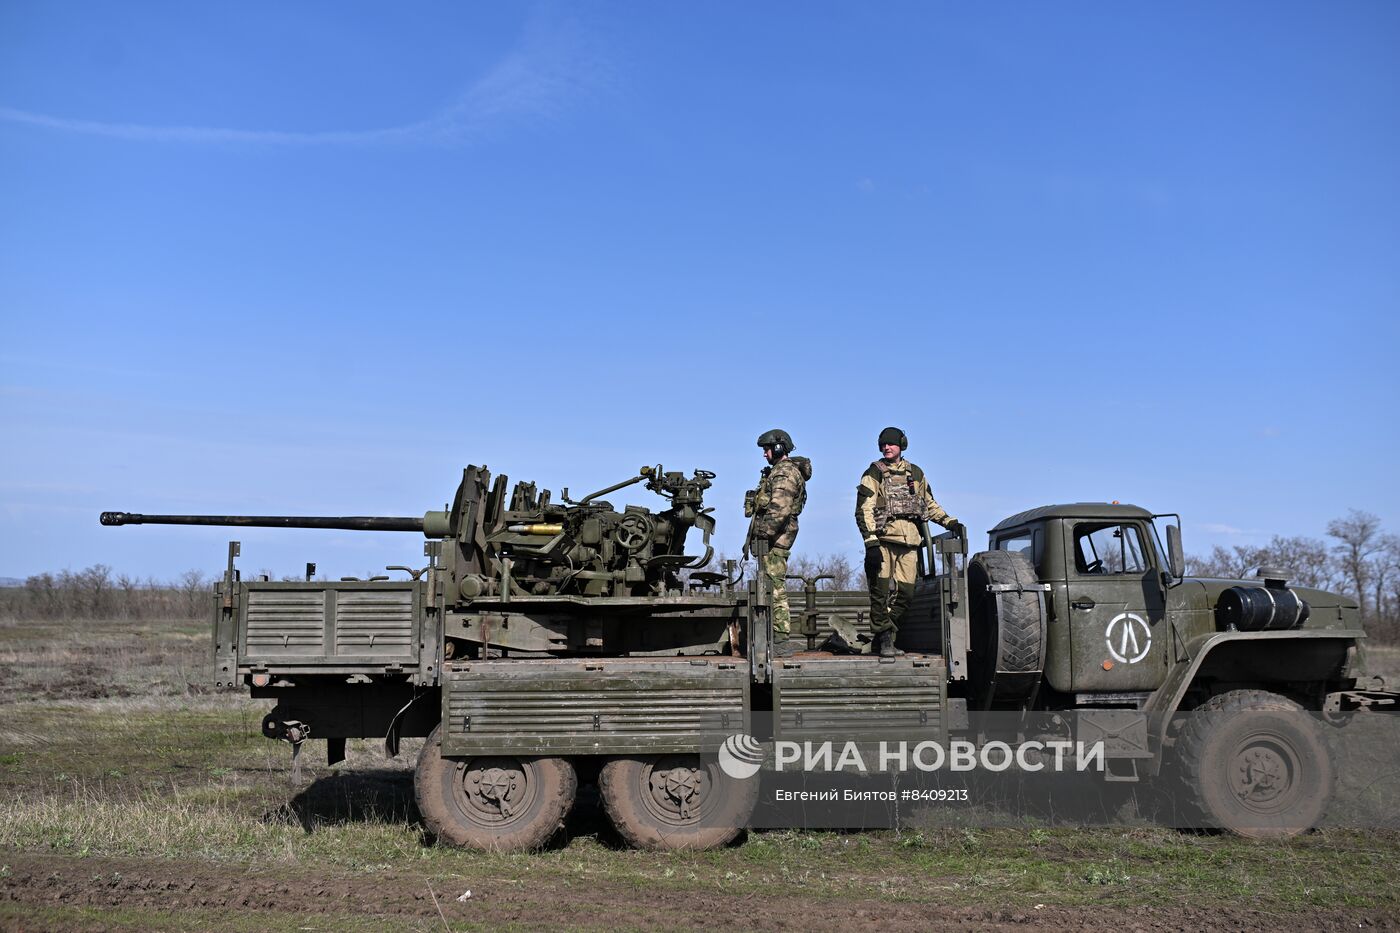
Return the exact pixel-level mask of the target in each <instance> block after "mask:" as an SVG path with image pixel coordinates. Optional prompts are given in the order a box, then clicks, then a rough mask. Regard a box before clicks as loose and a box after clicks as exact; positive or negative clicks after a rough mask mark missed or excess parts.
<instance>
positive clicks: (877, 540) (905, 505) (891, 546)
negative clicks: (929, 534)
mask: <svg viewBox="0 0 1400 933" xmlns="http://www.w3.org/2000/svg"><path fill="white" fill-rule="evenodd" d="M908 446H909V438H907V437H905V435H904V432H903V431H901V430H900V429H899V428H885V430H883V431H881V432H880V439H879V448H880V453H881V459H879V460H876V461H875V462H874V463H872V464H870V468H869V469H867V470H866V471H865V474H864V475H863V476H861V478H860V485H859V486H857V487H856V527H858V528H859V529H860V535H861V537H862V538H863V539H864V541H865V577H866V581H867V583H868V585H869V587H870V630H871V632H872V633H874V635H875V643H874V645H872V646H871V650H872V652H874V653H878V654H880V655H881V656H883V657H887V658H889V657H894V656H895V655H896V654H901V653H902V652H900V651H898V650H897V649H896V648H895V646H894V640H895V637H896V635H897V634H898V632H899V623H900V622H901V621H902V620H903V618H904V613H905V611H906V610H908V608H909V604H910V602H912V601H913V599H914V579H915V576H916V574H917V572H918V566H919V557H918V551H919V546H920V545H921V544H922V543H923V528H924V523H925V522H928V521H933V522H937V523H938V524H940V525H942V526H943V527H944V528H947V529H949V530H953V529H961V528H962V525H961V524H960V523H959V522H958V521H957V519H955V518H953V517H952V516H951V515H949V514H948V513H947V512H946V511H944V509H943V506H941V505H939V504H938V500H937V499H935V498H933V493H932V492H930V491H929V487H928V480H927V479H925V477H924V471H923V470H921V469H919V468H918V467H917V466H915V465H914V464H912V463H910V462H909V461H908V460H905V459H904V456H903V453H904V450H905V448H907V447H908Z"/></svg>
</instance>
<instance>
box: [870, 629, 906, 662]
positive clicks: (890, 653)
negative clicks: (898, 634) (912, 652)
mask: <svg viewBox="0 0 1400 933" xmlns="http://www.w3.org/2000/svg"><path fill="white" fill-rule="evenodd" d="M894 637H895V633H894V630H893V629H885V630H884V631H883V632H877V633H876V634H875V644H873V645H871V646H870V650H871V652H872V653H873V654H878V655H879V656H880V657H882V658H897V657H899V656H900V655H902V654H903V653H904V652H903V651H900V650H899V649H898V648H896V647H895V646H894Z"/></svg>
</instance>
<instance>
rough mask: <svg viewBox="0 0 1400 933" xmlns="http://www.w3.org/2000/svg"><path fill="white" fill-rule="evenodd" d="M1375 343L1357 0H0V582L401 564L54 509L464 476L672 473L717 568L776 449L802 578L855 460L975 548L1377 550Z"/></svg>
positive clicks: (1383, 451) (251, 534) (835, 545)
mask: <svg viewBox="0 0 1400 933" xmlns="http://www.w3.org/2000/svg"><path fill="white" fill-rule="evenodd" d="M1397 312H1400V5H1397V4H1395V3H1392V2H1360V0H1348V2H1342V3H1324V2H1311V3H1298V2H1286V0H1279V2H1273V0H1270V2H1239V0H1237V2H1224V3H1220V2H1173V3H1166V2H1160V3H1147V2H1144V3H1132V4H1124V3H1112V2H1107V0H1104V2H1097V3H1081V2H1056V3H1031V2H1007V3H999V4H965V3H938V2H916V3H882V4H854V3H839V4H838V3H801V4H799V3H795V2H775V3H769V4H753V3H737V2H732V3H724V2H720V3H711V4H680V3H638V2H631V3H620V2H607V0H598V2H592V3H588V4H563V3H552V4H551V3H541V4H530V3H515V4H458V3H420V4H413V5H410V6H407V7H405V6H403V5H388V4H384V5H380V4H365V3H342V2H335V3H332V2H322V3H317V2H306V3H296V4H287V3H258V2H249V3H239V4H222V5H219V4H187V3H176V2H170V3H156V2H135V3H128V4H120V5H118V4H91V3H83V2H63V0H42V2H39V0H35V2H29V0H4V2H3V3H0V438H3V439H4V440H3V443H0V577H16V578H23V577H26V576H28V575H31V574H36V573H40V572H44V571H58V570H61V569H65V568H71V569H79V568H82V567H86V566H89V565H91V564H95V563H102V564H106V565H108V566H110V567H111V568H112V569H113V571H114V572H116V573H125V574H129V575H135V576H139V577H148V576H149V577H154V578H156V579H173V578H175V577H176V576H178V575H179V574H181V573H183V572H184V571H186V570H190V569H198V570H202V571H205V572H207V573H211V574H212V573H217V572H219V571H220V570H221V569H222V566H223V563H224V559H225V546H224V542H226V541H227V540H229V539H230V538H234V537H236V538H238V539H239V540H241V541H242V543H243V558H242V561H241V564H242V566H243V567H244V568H245V572H249V573H251V572H258V571H262V572H270V573H272V574H274V575H278V576H280V575H284V574H287V575H290V574H297V573H299V572H300V571H301V569H302V563H303V562H304V561H308V560H314V561H317V562H318V564H319V568H320V570H321V572H322V573H324V574H327V575H329V576H332V577H334V576H339V575H346V574H354V575H363V574H366V573H370V572H382V568H383V567H384V566H385V565H387V564H413V565H415V566H421V565H422V563H423V562H424V561H423V558H422V556H421V552H422V542H421V538H419V537H418V536H415V535H407V534H397V535H396V534H392V533H371V534H356V533H352V532H324V531H281V530H241V531H239V532H236V533H235V532H233V531H232V530H229V529H219V528H207V529H205V528H198V529H191V528H160V527H154V526H138V527H123V528H103V527H100V526H99V524H98V520H97V516H98V513H99V512H100V511H102V510H124V511H134V512H145V513H241V514H292V515H303V514H305V515H345V514H350V515H373V514H379V515H421V514H422V513H423V512H425V511H427V510H429V509H436V508H441V507H443V505H444V504H445V502H446V501H447V500H448V499H450V497H451V496H452V493H453V491H454V489H455V487H456V484H457V482H458V480H459V479H460V476H461V469H462V468H463V467H464V466H466V465H467V464H469V463H470V464H478V465H481V464H485V465H487V466H489V467H490V468H491V469H492V470H493V472H496V473H502V472H504V473H506V474H508V475H509V476H511V477H512V479H533V480H535V481H536V482H538V483H539V484H540V485H541V486H544V487H549V488H552V489H554V490H555V491H556V497H557V492H558V490H559V489H560V487H563V486H568V487H569V488H570V491H571V492H572V493H573V494H574V495H575V496H578V495H579V494H581V493H583V492H588V491H592V490H594V489H598V488H601V487H603V486H606V485H609V484H611V483H614V482H617V481H619V480H622V479H625V478H627V477H629V476H632V475H635V473H636V471H637V468H638V467H639V466H641V465H642V464H653V465H654V464H662V465H664V466H665V467H666V468H667V469H668V470H684V471H686V472H689V471H691V470H693V469H696V468H702V469H708V470H713V471H715V472H716V473H718V478H717V479H716V481H715V485H714V488H713V489H712V490H711V491H710V493H709V495H708V498H707V504H709V505H713V506H715V507H716V509H717V511H716V516H717V519H718V522H719V534H718V544H719V545H720V546H721V547H722V548H725V549H726V550H728V551H729V552H730V553H733V552H735V551H737V550H738V548H739V545H740V543H741V539H742V534H743V528H744V527H745V524H746V523H745V521H744V520H743V518H742V513H741V503H742V499H743V492H744V490H745V489H747V488H749V487H751V486H752V485H754V483H755V481H756V479H757V474H758V470H759V468H760V467H761V466H762V465H763V461H762V459H761V456H760V452H759V450H758V448H757V446H756V444H755V441H756V439H757V436H758V435H759V434H760V433H761V432H763V431H765V430H767V429H769V428H772V427H782V428H785V429H786V430H788V431H789V432H791V434H792V435H793V437H794V439H795V440H796V444H797V451H796V453H797V454H799V455H806V456H808V457H810V458H811V459H812V461H813V467H814V475H813V478H812V480H811V482H810V484H809V491H808V492H809V498H808V505H807V508H806V511H805V512H804V513H803V515H802V531H801V534H800V537H799V540H798V543H797V551H798V553H799V555H800V554H802V553H803V552H805V553H806V554H808V555H811V556H818V555H823V554H831V553H845V554H848V555H851V556H852V557H854V556H855V555H857V554H858V552H859V550H860V542H859V536H858V534H857V532H856V529H855V525H854V521H853V519H852V515H853V510H854V491H855V486H856V483H857V481H858V479H859V476H860V474H861V472H862V471H863V470H864V469H865V468H866V467H867V466H868V464H869V463H870V461H871V460H872V459H874V458H875V457H876V456H878V453H877V451H876V449H875V439H876V436H877V435H878V434H879V432H880V429H881V428H883V427H885V426H886V425H895V426H899V427H901V428H903V429H904V430H905V431H906V433H907V434H908V436H909V439H910V447H909V450H908V456H909V459H911V460H913V461H914V462H916V463H918V464H920V465H921V466H922V467H923V468H924V469H925V471H926V472H927V473H928V475H929V477H930V480H931V482H932V484H933V489H934V493H935V495H936V496H937V497H938V499H939V501H940V502H941V503H942V504H943V505H944V506H945V507H946V508H947V509H948V511H949V512H950V513H952V514H953V515H954V516H956V517H957V518H959V519H960V520H962V521H964V522H965V523H966V524H967V525H968V526H969V528H971V529H972V530H973V531H974V532H975V533H977V535H978V536H979V537H980V533H981V532H982V531H984V530H985V529H988V528H990V527H991V526H992V525H994V524H995V523H996V522H998V521H999V520H1001V519H1002V518H1004V517H1006V516H1008V515H1010V514H1012V513H1014V512H1018V511H1020V510H1022V509H1026V508H1031V507H1034V506H1038V505H1044V504H1048V503H1053V502H1074V501H1104V500H1120V501H1123V502H1132V503H1136V504H1138V505H1142V506H1144V507H1147V508H1149V509H1152V510H1154V511H1158V512H1179V513H1181V515H1182V517H1183V524H1184V538H1185V544H1186V549H1187V551H1188V552H1191V553H1205V552H1208V551H1209V550H1210V548H1211V547H1213V546H1215V545H1223V546H1227V547H1229V546H1233V545H1260V544H1263V543H1265V542H1266V541H1267V540H1268V538H1269V537H1270V536H1272V535H1274V534H1283V535H1308V536H1313V537H1323V536H1324V534H1325V529H1326V525H1327V522H1328V521H1329V520H1330V519H1333V518H1336V517H1339V516H1343V515H1345V514H1346V513H1347V511H1348V510H1349V509H1353V508H1355V509H1364V510H1367V511H1370V512H1373V513H1375V514H1376V515H1378V516H1380V518H1381V520H1382V524H1383V526H1384V528H1385V529H1386V530H1388V531H1391V532H1400V484H1397V483H1396V476H1397V472H1398V471H1397V469H1396V466H1395V464H1396V462H1397V459H1400V426H1398V425H1400V418H1397V416H1396V411H1397V407H1398V406H1397V403H1400V371H1398V370H1400V353H1397V351H1400V323H1397V318H1398V317H1400V314H1397ZM610 498H611V500H612V501H613V502H614V503H615V504H617V505H619V506H620V505H621V504H622V503H623V502H633V503H637V504H641V505H649V506H652V507H659V506H660V505H661V504H662V503H661V500H659V499H657V498H656V497H654V496H651V495H650V494H648V493H646V492H645V491H637V490H633V491H631V492H629V493H628V494H623V495H618V496H612V497H610ZM979 537H974V543H977V542H978V540H979Z"/></svg>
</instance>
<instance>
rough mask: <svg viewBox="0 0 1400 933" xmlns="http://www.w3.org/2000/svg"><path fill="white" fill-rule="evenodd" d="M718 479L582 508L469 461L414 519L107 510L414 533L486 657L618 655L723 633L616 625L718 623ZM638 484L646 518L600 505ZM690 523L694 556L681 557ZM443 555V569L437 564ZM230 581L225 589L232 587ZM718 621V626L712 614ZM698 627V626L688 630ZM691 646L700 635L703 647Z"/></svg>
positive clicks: (136, 518)
mask: <svg viewBox="0 0 1400 933" xmlns="http://www.w3.org/2000/svg"><path fill="white" fill-rule="evenodd" d="M714 477H715V474H714V473H711V472H709V471H708V470H696V471H694V473H693V474H691V475H690V476H686V475H685V474H684V473H681V472H666V471H665V470H664V469H663V468H662V467H661V466H655V467H653V466H644V467H642V468H641V469H640V470H639V471H638V472H637V475H635V476H632V477H629V478H627V479H625V480H623V481H621V482H619V483H614V484H613V485H611V486H608V487H606V488H604V489H600V490H598V491H597V492H593V493H590V494H588V495H586V496H584V497H583V498H582V499H579V500H577V501H575V500H573V499H570V498H569V491H568V489H567V488H565V489H564V490H563V494H562V495H561V497H560V499H561V501H560V502H558V503H554V502H552V501H551V493H550V491H549V490H547V489H544V490H541V489H539V488H538V487H537V486H536V484H535V483H533V482H523V481H522V482H518V483H516V484H515V485H514V487H513V488H512V487H511V486H510V480H509V479H508V478H507V477H506V476H504V475H501V476H497V477H496V478H495V480H494V482H493V481H492V478H491V473H490V471H489V470H487V469H486V467H484V466H482V467H477V466H468V467H467V468H466V469H465V470H464V471H463V473H462V481H461V483H460V485H459V486H458V487H457V493H456V495H455V496H454V498H453V501H452V503H451V505H449V506H448V507H447V508H446V509H444V510H441V511H432V512H427V513H425V514H424V515H423V516H422V517H421V518H414V517H393V516H340V517H329V516H325V517H318V516H268V515H143V514H141V513H134V512H103V513H102V515H101V522H102V524H103V525H141V524H145V525H216V526H230V527H259V528H325V529H337V530H348V531H417V532H421V533H422V534H423V535H424V536H425V537H426V538H428V539H430V541H434V542H440V543H430V544H429V545H428V546H427V547H426V548H425V551H426V552H427V553H428V554H430V555H431V557H432V560H433V563H432V566H431V568H430V569H431V571H432V573H431V574H430V575H429V579H428V584H429V593H428V594H427V595H428V598H429V601H430V602H429V604H430V605H433V606H434V607H437V606H440V607H441V611H442V612H443V613H444V617H443V621H444V636H445V637H447V638H448V639H449V649H450V651H449V656H452V655H451V648H452V639H453V638H454V637H455V638H457V639H458V640H459V641H460V642H462V643H463V644H460V645H459V646H458V647H459V648H462V649H472V648H473V647H474V648H475V650H476V652H477V653H484V651H485V648H486V646H487V645H488V644H489V645H491V646H493V647H508V648H514V649H516V650H517V651H523V652H528V653H533V652H541V651H542V652H546V653H559V652H564V653H574V652H579V653H586V654H604V653H613V652H618V653H626V652H627V651H629V650H633V649H637V648H638V647H641V648H642V649H643V650H667V649H670V648H673V647H674V648H675V649H677V650H679V649H683V648H687V647H691V648H696V647H704V648H713V647H714V646H715V645H716V644H720V643H722V642H723V641H724V637H723V633H722V632H718V631H711V629H713V628H714V626H713V625H706V626H703V627H704V628H705V629H706V634H704V635H703V636H698V635H695V634H694V632H693V631H692V635H688V636H684V637H681V638H680V641H681V642H683V644H681V643H677V642H676V641H675V639H668V638H665V637H658V636H657V635H656V634H654V633H653V634H650V635H643V636H637V637H632V636H624V635H623V634H622V633H621V630H620V628H619V623H620V622H621V621H623V620H630V621H638V620H639V619H641V618H642V617H648V618H655V617H657V615H658V614H660V616H661V617H663V618H671V619H689V620H690V621H692V622H694V621H695V620H694V618H693V616H694V615H695V614H696V613H698V614H699V615H701V616H713V617H719V616H722V617H723V621H724V623H725V626H727V624H728V621H729V620H730V617H731V616H732V614H733V610H734V605H735V603H734V599H733V597H732V596H728V597H725V596H724V595H723V594H721V593H718V592H714V591H711V592H704V590H705V589H706V588H708V587H713V586H715V585H717V584H720V583H722V582H724V581H725V580H726V579H727V578H726V577H725V576H724V575H721V574H717V573H699V572H696V571H699V570H700V569H701V568H703V567H705V566H706V565H707V564H708V563H709V562H710V560H711V558H712V557H713V555H714V547H713V546H712V545H711V543H710V537H711V535H712V534H713V532H714V530H715V519H714V516H713V511H714V510H713V509H711V508H706V507H705V506H704V494H705V490H707V489H709V488H710V485H711V481H712V480H713V479H714ZM638 483H641V484H644V485H645V488H646V489H648V490H650V491H651V492H654V493H656V494H657V495H659V496H661V497H662V498H663V499H666V500H667V501H668V506H667V507H666V508H664V509H661V510H659V511H653V510H650V509H646V508H643V507H641V506H634V505H629V506H625V507H624V508H622V509H621V510H620V511H619V510H617V509H615V508H614V507H613V505H612V504H611V503H610V502H607V501H606V500H604V499H603V498H602V497H603V496H606V495H608V494H610V493H613V492H617V491H618V490H621V489H625V488H627V487H629V486H633V485H636V484H638ZM692 528H696V529H699V531H700V533H701V538H702V540H701V548H702V549H703V550H701V551H700V552H699V553H693V554H692V553H687V552H686V544H687V541H686V539H687V537H688V535H689V532H690V530H691V529H692ZM439 558H440V559H441V563H440V565H439V562H438V559H439ZM230 585H232V581H230ZM712 621H713V620H712ZM692 630H693V626H692ZM696 638H698V639H699V640H698V641H697V640H696Z"/></svg>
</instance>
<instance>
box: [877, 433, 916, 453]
mask: <svg viewBox="0 0 1400 933" xmlns="http://www.w3.org/2000/svg"><path fill="white" fill-rule="evenodd" d="M886 444H894V445H895V446H897V447H898V448H899V449H900V450H908V449H909V438H908V437H907V436H906V435H905V433H904V432H903V431H901V430H900V429H899V428H894V427H890V428H885V430H883V431H881V432H880V437H879V439H878V440H877V441H876V442H875V446H876V447H877V448H880V447H884V446H885V445H886Z"/></svg>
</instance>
